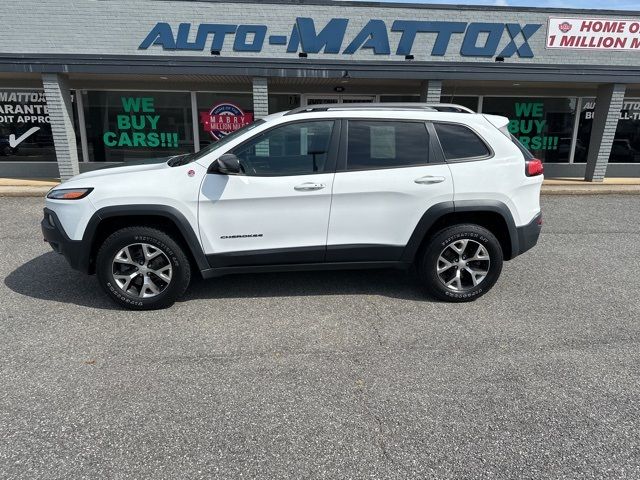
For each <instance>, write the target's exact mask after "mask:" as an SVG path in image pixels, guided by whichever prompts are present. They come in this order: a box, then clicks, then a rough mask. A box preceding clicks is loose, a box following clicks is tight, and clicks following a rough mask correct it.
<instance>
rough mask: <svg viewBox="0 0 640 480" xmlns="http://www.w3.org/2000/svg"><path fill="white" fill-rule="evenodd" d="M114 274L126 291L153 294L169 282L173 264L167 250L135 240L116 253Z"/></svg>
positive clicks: (113, 267)
mask: <svg viewBox="0 0 640 480" xmlns="http://www.w3.org/2000/svg"><path fill="white" fill-rule="evenodd" d="M112 274H113V278H114V280H115V282H116V284H117V285H118V287H119V288H120V289H121V290H122V291H123V292H125V293H127V294H128V295H132V296H135V297H140V298H150V297H155V296H156V295H159V294H160V293H162V292H163V291H164V290H165V289H166V288H167V287H168V286H169V284H170V283H171V277H172V275H173V268H172V266H171V262H170V261H169V257H167V254H166V253H164V252H163V251H162V250H161V249H159V248H158V247H155V246H153V245H150V244H148V243H132V244H130V245H127V246H126V247H124V248H123V249H121V250H119V251H118V253H116V255H115V256H114V258H113V262H112Z"/></svg>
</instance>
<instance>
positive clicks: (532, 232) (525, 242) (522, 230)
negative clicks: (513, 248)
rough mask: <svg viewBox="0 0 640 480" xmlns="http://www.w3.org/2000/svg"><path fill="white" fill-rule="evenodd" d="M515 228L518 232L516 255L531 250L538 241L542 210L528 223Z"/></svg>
mask: <svg viewBox="0 0 640 480" xmlns="http://www.w3.org/2000/svg"><path fill="white" fill-rule="evenodd" d="M516 230H517V232H518V252H517V255H520V254H523V253H524V252H526V251H527V250H531V249H532V248H533V247H534V246H535V245H536V243H538V237H540V231H541V230H542V212H540V213H538V215H536V216H535V217H534V218H533V220H531V221H530V222H529V223H528V224H526V225H523V226H521V227H516ZM515 256H516V255H514V257H515Z"/></svg>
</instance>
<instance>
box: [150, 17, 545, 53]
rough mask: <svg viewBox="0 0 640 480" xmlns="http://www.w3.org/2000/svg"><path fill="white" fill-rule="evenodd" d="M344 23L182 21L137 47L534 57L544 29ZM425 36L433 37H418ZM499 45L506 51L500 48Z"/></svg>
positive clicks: (342, 20) (308, 20)
mask: <svg viewBox="0 0 640 480" xmlns="http://www.w3.org/2000/svg"><path fill="white" fill-rule="evenodd" d="M348 24H349V20H348V19H346V18H332V19H331V20H329V21H328V22H326V23H325V24H323V25H316V23H315V22H314V20H313V19H312V18H305V17H299V18H297V19H296V21H295V23H294V24H293V25H292V26H291V29H290V30H289V31H288V32H271V31H269V29H268V27H267V25H254V24H252V25H234V24H223V23H201V24H198V25H194V24H191V23H180V24H178V25H177V26H172V25H170V24H169V23H165V22H159V23H157V24H156V25H155V26H154V27H153V28H152V29H151V31H150V32H149V33H148V34H147V36H146V37H145V39H144V40H143V41H142V43H141V44H140V46H139V47H138V48H140V49H141V50H147V49H149V48H150V47H161V48H162V49H163V50H196V51H205V50H206V49H208V50H210V51H211V52H220V51H222V50H223V48H224V47H225V46H226V45H232V48H233V51H235V52H261V51H262V50H263V48H264V46H265V44H268V45H271V46H274V47H275V48H282V49H283V50H284V51H286V52H287V53H297V52H304V53H312V54H316V53H330V54H342V55H352V54H354V53H356V52H358V51H368V52H371V53H373V54H374V55H391V54H392V51H393V53H394V54H395V55H399V56H405V55H410V54H411V53H412V52H413V47H414V44H415V43H416V40H418V41H419V42H420V43H423V42H426V41H427V39H428V41H429V46H430V48H431V51H430V55H431V56H436V57H438V56H440V57H441V56H444V55H445V54H446V53H447V52H448V48H449V43H450V42H451V40H452V38H460V39H461V40H462V42H461V46H460V51H459V53H460V55H462V56H467V57H495V56H498V57H512V56H518V57H522V58H533V56H534V53H533V51H532V50H531V47H530V45H529V39H530V38H531V37H532V35H534V34H535V33H536V32H537V31H538V30H539V29H540V27H541V26H542V25H540V24H526V25H521V24H519V23H485V22H472V23H468V22H441V21H422V20H395V21H394V22H392V23H391V25H390V26H389V25H387V23H385V22H384V21H383V20H369V21H368V22H367V23H366V24H365V25H364V26H363V27H362V28H361V29H360V30H359V31H358V32H357V33H356V34H355V35H353V36H351V35H347V26H348ZM390 32H392V34H393V37H395V38H398V41H397V42H395V43H393V44H392V42H390V41H389V36H390V35H389V33H390ZM424 33H428V34H432V35H429V36H428V37H427V36H425V35H420V34H424ZM433 34H435V35H433ZM503 39H505V41H506V45H505V42H503ZM501 45H504V47H503V48H499V47H500V46H501ZM449 53H451V52H449Z"/></svg>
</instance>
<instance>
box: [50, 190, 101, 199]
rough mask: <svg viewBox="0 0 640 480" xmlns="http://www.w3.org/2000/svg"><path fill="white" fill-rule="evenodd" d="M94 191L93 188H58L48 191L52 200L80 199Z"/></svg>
mask: <svg viewBox="0 0 640 480" xmlns="http://www.w3.org/2000/svg"><path fill="white" fill-rule="evenodd" d="M92 191H93V188H57V189H55V190H51V191H50V192H49V193H47V198H50V199H52V200H80V199H81V198H84V197H86V196H87V195H89V194H90V193H91V192H92Z"/></svg>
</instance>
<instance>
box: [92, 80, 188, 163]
mask: <svg viewBox="0 0 640 480" xmlns="http://www.w3.org/2000/svg"><path fill="white" fill-rule="evenodd" d="M83 99H84V102H83V103H84V111H85V123H86V130H87V144H88V151H89V160H91V161H94V162H129V161H134V160H142V159H145V160H146V159H153V158H162V157H167V156H170V155H176V154H180V153H187V152H192V151H193V122H192V117H191V100H190V95H189V93H187V92H184V93H182V92H135V91H131V92H126V91H122V92H120V91H89V92H86V93H84V97H83Z"/></svg>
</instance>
